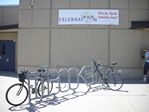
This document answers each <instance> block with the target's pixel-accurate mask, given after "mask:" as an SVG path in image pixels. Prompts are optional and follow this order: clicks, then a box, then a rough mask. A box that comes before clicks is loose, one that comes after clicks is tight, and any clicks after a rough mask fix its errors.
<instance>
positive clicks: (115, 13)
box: [58, 9, 119, 25]
mask: <svg viewBox="0 0 149 112" xmlns="http://www.w3.org/2000/svg"><path fill="white" fill-rule="evenodd" d="M58 24H59V25H69V24H93V25H96V24H97V25H119V10H110V9H100V10H98V9H96V10H92V9H78V10H76V9H72V10H69V9H60V10H59V15H58Z"/></svg>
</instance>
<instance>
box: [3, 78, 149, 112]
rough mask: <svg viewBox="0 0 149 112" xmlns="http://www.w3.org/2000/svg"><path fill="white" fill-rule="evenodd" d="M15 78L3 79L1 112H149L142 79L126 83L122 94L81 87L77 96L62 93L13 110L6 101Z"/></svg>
mask: <svg viewBox="0 0 149 112" xmlns="http://www.w3.org/2000/svg"><path fill="white" fill-rule="evenodd" d="M17 82H18V79H17V78H15V77H8V76H7V77H6V76H0V98H1V100H0V105H1V107H0V112H11V111H13V112H149V108H148V104H149V84H148V83H147V84H146V83H142V82H141V79H127V80H125V84H124V86H123V87H122V89H121V90H120V91H111V90H106V89H102V88H101V86H100V85H95V86H93V87H92V88H91V89H88V88H87V87H86V85H85V84H83V83H81V84H80V85H79V88H78V89H77V90H76V92H75V93H73V91H71V90H70V91H67V92H63V93H62V92H60V93H58V94H57V95H56V98H51V97H52V96H51V97H48V98H44V99H43V101H42V102H40V103H39V102H35V101H33V102H32V103H33V105H30V104H28V100H27V101H26V102H25V103H24V104H23V105H21V106H18V107H13V106H11V105H9V104H8V103H7V102H6V100H5V92H6V90H7V88H8V87H9V86H11V85H12V84H14V83H17Z"/></svg>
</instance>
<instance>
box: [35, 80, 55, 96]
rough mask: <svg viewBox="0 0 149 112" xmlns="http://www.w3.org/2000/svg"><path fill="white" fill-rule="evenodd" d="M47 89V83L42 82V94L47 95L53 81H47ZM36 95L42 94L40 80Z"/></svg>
mask: <svg viewBox="0 0 149 112" xmlns="http://www.w3.org/2000/svg"><path fill="white" fill-rule="evenodd" d="M48 84H49V91H48V85H47V84H46V82H45V81H44V82H43V95H47V94H50V93H51V91H52V89H53V82H49V83H48ZM37 91H38V95H39V96H41V95H42V82H40V83H39V85H38V88H37Z"/></svg>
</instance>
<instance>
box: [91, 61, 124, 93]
mask: <svg viewBox="0 0 149 112" xmlns="http://www.w3.org/2000/svg"><path fill="white" fill-rule="evenodd" d="M116 64H117V63H115V62H113V63H112V64H111V65H110V66H107V65H102V64H101V63H99V62H98V61H95V60H93V67H94V73H96V74H97V77H95V78H96V79H97V80H96V82H95V83H97V82H101V83H102V84H106V85H107V87H108V88H109V89H111V90H114V91H116V90H119V89H121V88H122V86H123V83H124V81H123V79H122V77H121V75H120V73H119V72H115V71H114V66H115V65H116ZM104 67H106V68H107V69H108V70H107V72H106V73H103V72H102V70H103V69H104Z"/></svg>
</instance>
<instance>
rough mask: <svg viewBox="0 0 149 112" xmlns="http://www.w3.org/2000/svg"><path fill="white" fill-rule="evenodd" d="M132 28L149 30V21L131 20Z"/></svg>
mask: <svg viewBox="0 0 149 112" xmlns="http://www.w3.org/2000/svg"><path fill="white" fill-rule="evenodd" d="M130 29H141V30H149V21H131V27H130Z"/></svg>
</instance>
